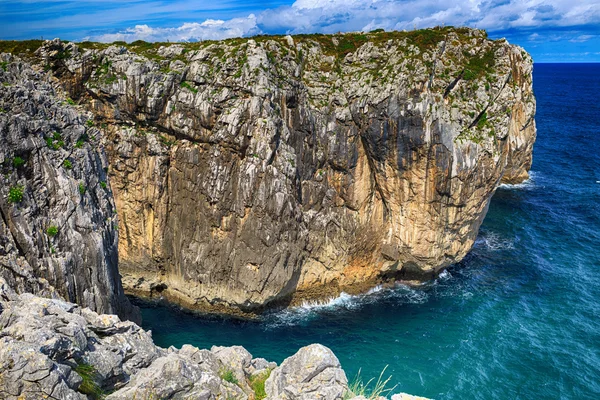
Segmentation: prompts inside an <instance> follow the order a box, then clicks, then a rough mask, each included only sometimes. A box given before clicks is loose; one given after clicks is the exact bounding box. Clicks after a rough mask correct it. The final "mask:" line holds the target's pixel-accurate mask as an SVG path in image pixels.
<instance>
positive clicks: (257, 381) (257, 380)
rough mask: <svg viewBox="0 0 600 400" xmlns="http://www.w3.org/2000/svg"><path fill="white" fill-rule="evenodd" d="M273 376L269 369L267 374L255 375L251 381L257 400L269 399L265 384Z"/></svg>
mask: <svg viewBox="0 0 600 400" xmlns="http://www.w3.org/2000/svg"><path fill="white" fill-rule="evenodd" d="M269 376H271V370H270V369H268V370H267V371H266V372H263V373H262V374H257V375H253V376H251V377H250V379H249V382H248V383H249V384H250V388H252V391H253V392H254V399H255V400H263V399H264V398H266V397H267V392H266V391H265V382H266V381H267V379H269Z"/></svg>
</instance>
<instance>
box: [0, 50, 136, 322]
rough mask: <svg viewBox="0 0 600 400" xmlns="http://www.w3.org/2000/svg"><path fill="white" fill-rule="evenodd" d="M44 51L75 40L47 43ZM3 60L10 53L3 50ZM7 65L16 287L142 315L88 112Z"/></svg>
mask: <svg viewBox="0 0 600 400" xmlns="http://www.w3.org/2000/svg"><path fill="white" fill-rule="evenodd" d="M44 49H45V51H46V54H55V53H57V52H60V51H69V52H71V54H73V55H74V56H75V55H77V54H78V53H77V51H75V50H76V49H77V46H75V45H66V46H65V45H63V44H62V43H61V42H60V41H52V42H49V43H48V45H47V46H46V47H44ZM3 57H4V58H5V59H6V56H3ZM8 59H10V60H11V62H10V64H8V67H7V71H4V70H3V69H0V81H1V82H2V85H1V86H0V110H2V111H1V112H0V162H1V163H2V164H1V165H0V170H1V171H2V175H1V176H0V181H1V183H0V217H1V218H0V277H2V278H4V279H5V280H6V281H7V282H8V284H9V285H10V286H11V287H12V288H13V289H14V290H15V291H16V292H18V293H26V292H30V293H37V294H39V295H42V296H47V297H54V298H60V297H62V298H65V299H68V300H70V301H72V302H77V303H79V304H82V305H84V306H87V307H90V308H92V309H93V310H96V311H98V312H100V313H118V314H119V315H121V316H122V317H126V318H133V319H139V313H138V312H137V310H135V309H134V308H133V307H132V306H131V304H130V303H129V301H128V300H127V299H126V298H125V296H124V294H123V289H122V286H121V282H120V277H119V274H118V270H117V262H118V255H117V243H118V240H117V224H118V221H117V214H116V210H115V204H114V200H113V197H112V193H111V191H110V186H106V188H105V187H103V182H106V181H108V178H107V174H106V168H107V166H108V165H107V160H106V156H105V154H104V149H103V146H102V143H101V140H100V139H101V134H100V132H99V131H98V129H96V128H94V127H92V126H89V124H86V121H88V120H89V115H88V114H87V113H85V112H84V111H83V110H82V109H80V108H76V107H73V106H69V105H66V103H65V101H66V100H65V97H64V95H63V94H61V92H60V91H59V90H57V88H55V87H54V86H53V84H52V82H51V81H50V80H48V79H47V77H46V76H44V75H43V74H41V73H39V72H36V71H35V70H33V69H32V68H31V66H30V65H28V64H26V63H24V62H22V61H20V60H17V59H13V58H8Z"/></svg>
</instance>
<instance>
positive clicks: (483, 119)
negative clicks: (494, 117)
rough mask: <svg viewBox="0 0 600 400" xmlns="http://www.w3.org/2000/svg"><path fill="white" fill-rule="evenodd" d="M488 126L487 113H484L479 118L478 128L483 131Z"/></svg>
mask: <svg viewBox="0 0 600 400" xmlns="http://www.w3.org/2000/svg"><path fill="white" fill-rule="evenodd" d="M486 124H487V112H485V111H484V112H483V113H482V114H481V116H480V117H479V121H477V128H479V129H483V128H484V127H485V125H486Z"/></svg>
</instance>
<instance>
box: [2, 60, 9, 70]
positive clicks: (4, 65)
mask: <svg viewBox="0 0 600 400" xmlns="http://www.w3.org/2000/svg"><path fill="white" fill-rule="evenodd" d="M0 68H2V70H4V71H6V70H8V61H2V62H0Z"/></svg>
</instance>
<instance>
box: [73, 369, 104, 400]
mask: <svg viewBox="0 0 600 400" xmlns="http://www.w3.org/2000/svg"><path fill="white" fill-rule="evenodd" d="M73 370H74V371H75V372H76V373H77V375H79V376H80V377H81V379H82V380H83V381H82V382H81V385H79V388H78V389H77V390H78V391H79V392H80V393H83V394H86V395H88V396H90V397H91V398H92V399H102V398H104V396H105V395H106V393H104V391H103V390H102V388H101V387H100V386H99V385H98V384H97V383H96V375H97V372H96V368H94V367H93V366H92V365H89V364H86V363H83V362H82V363H78V364H77V366H76V367H75V368H73Z"/></svg>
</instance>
